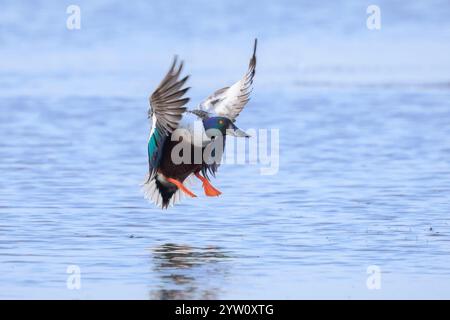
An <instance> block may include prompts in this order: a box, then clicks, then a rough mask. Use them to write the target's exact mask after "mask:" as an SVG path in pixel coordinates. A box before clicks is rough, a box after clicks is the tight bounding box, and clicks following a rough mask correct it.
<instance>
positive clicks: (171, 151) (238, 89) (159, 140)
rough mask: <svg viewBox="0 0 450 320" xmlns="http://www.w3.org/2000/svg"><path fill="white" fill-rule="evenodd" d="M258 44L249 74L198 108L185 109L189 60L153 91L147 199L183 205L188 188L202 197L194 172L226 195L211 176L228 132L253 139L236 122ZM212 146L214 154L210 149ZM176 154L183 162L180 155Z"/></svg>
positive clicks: (247, 96)
mask: <svg viewBox="0 0 450 320" xmlns="http://www.w3.org/2000/svg"><path fill="white" fill-rule="evenodd" d="M256 45H257V39H255V44H254V48H253V56H252V57H251V59H250V63H249V67H248V70H247V72H246V73H245V75H244V77H243V78H242V79H241V80H239V81H238V82H236V83H235V84H233V85H232V86H231V87H225V88H222V89H219V90H217V91H216V92H214V93H213V94H212V95H211V96H209V97H208V98H207V99H206V100H205V101H203V102H202V103H200V104H199V105H198V106H197V108H195V109H193V110H187V108H186V107H185V105H186V103H188V101H189V98H186V97H183V96H184V95H185V93H186V92H187V91H188V90H189V88H183V87H184V84H185V83H186V81H187V80H188V78H189V76H185V77H184V78H182V79H180V74H181V71H182V69H183V62H181V63H179V64H178V63H177V57H175V58H174V61H173V64H172V66H171V68H170V69H169V72H168V73H167V75H166V76H165V77H164V78H163V80H162V81H161V83H160V84H159V86H158V87H157V88H156V90H155V91H154V92H153V93H152V94H151V96H150V98H149V101H150V108H149V110H148V118H149V119H150V120H151V123H152V128H151V131H150V138H149V141H148V163H149V172H148V174H147V177H146V180H145V183H144V185H143V191H144V195H145V197H146V198H147V199H149V200H151V201H153V202H154V203H155V204H156V205H157V206H160V207H161V208H167V207H168V206H169V205H173V204H175V203H177V202H178V201H179V200H180V197H181V193H182V192H183V193H184V194H186V195H188V196H191V197H196V195H195V194H194V193H193V192H192V191H190V190H189V189H188V188H187V187H186V186H185V185H184V184H183V183H184V182H185V181H186V179H188V178H189V177H191V176H196V177H197V178H198V179H200V180H201V181H202V183H203V189H204V191H205V194H206V195H207V196H210V197H212V196H219V195H220V194H221V192H220V191H219V190H217V189H216V188H214V187H213V186H212V185H211V183H210V178H209V176H208V174H211V175H213V176H215V173H216V171H217V169H218V167H219V165H220V158H221V155H222V153H223V150H224V147H225V135H226V134H228V135H233V136H237V137H249V135H248V134H246V133H245V132H244V131H242V130H240V129H239V128H238V127H236V125H235V124H234V122H235V120H236V118H237V116H238V115H239V113H240V112H241V111H242V109H243V108H244V106H245V105H246V104H247V102H248V101H249V99H250V92H251V88H252V83H253V77H254V75H255V67H256ZM196 125H197V126H196ZM177 129H180V130H177ZM199 129H200V130H199ZM219 138H220V139H219ZM217 142H220V143H218V144H217ZM213 145H214V147H213ZM208 148H209V149H210V150H209V151H210V152H209V153H207V152H205V151H208ZM214 149H217V150H214ZM180 150H181V152H180ZM211 150H212V151H211ZM216 151H217V152H216ZM198 154H200V155H201V157H200V160H198V158H196V155H198ZM208 154H209V156H206V155H208ZM174 155H176V156H179V157H182V158H183V160H182V161H180V160H179V159H174V158H175V156H174ZM217 156H218V158H217Z"/></svg>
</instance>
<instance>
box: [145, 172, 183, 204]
mask: <svg viewBox="0 0 450 320" xmlns="http://www.w3.org/2000/svg"><path fill="white" fill-rule="evenodd" d="M144 181H145V182H144V184H143V185H142V191H143V193H144V198H146V199H147V200H149V201H151V202H153V203H154V204H155V205H156V206H157V207H160V208H161V209H167V207H169V206H173V205H175V204H176V203H178V202H179V201H180V200H181V194H182V192H181V190H178V188H177V187H176V186H174V185H166V184H163V183H161V182H160V181H159V180H158V179H157V176H156V175H155V176H153V177H152V178H151V179H149V176H148V174H147V176H146V178H145V180H144Z"/></svg>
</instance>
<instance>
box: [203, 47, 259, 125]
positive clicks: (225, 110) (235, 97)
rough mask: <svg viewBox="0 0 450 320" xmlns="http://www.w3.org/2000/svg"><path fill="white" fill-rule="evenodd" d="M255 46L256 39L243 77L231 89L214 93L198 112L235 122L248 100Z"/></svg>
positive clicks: (254, 66)
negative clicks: (201, 111)
mask: <svg viewBox="0 0 450 320" xmlns="http://www.w3.org/2000/svg"><path fill="white" fill-rule="evenodd" d="M256 46H257V39H255V44H254V47H253V56H252V58H251V59H250V63H249V66H248V70H247V72H246V73H245V75H244V77H242V79H241V80H239V81H238V82H236V83H235V84H233V85H232V86H231V87H225V88H222V89H219V90H217V91H216V92H214V93H213V94H212V95H210V96H209V97H208V98H206V100H205V101H203V102H202V103H201V104H200V105H199V109H200V110H203V111H206V112H209V113H212V114H216V115H219V116H224V117H228V118H230V119H231V120H235V119H236V118H237V116H239V113H240V112H241V111H242V109H244V107H245V105H246V104H247V102H248V101H249V100H250V93H251V91H252V84H253V78H254V76H255V69H256Z"/></svg>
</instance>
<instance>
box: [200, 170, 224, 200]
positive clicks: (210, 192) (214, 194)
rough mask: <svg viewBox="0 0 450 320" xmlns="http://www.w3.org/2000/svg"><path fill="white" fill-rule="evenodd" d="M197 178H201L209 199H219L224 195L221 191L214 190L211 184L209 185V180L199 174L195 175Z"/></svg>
mask: <svg viewBox="0 0 450 320" xmlns="http://www.w3.org/2000/svg"><path fill="white" fill-rule="evenodd" d="M195 176H196V177H197V178H199V179H200V180H201V181H202V182H203V189H204V190H205V194H206V195H207V196H208V197H218V196H220V195H221V194H222V192H220V191H219V190H217V189H216V188H214V187H213V186H212V185H211V183H209V181H208V179H206V178H205V177H203V176H202V175H201V174H200V173H199V172H196V173H195Z"/></svg>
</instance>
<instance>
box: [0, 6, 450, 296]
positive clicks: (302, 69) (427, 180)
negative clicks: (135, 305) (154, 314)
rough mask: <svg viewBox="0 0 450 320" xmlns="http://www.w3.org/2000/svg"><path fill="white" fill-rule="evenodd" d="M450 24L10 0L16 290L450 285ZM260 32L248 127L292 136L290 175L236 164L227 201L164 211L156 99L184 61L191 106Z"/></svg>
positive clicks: (412, 290) (1, 154) (311, 292)
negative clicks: (74, 273) (76, 26)
mask: <svg viewBox="0 0 450 320" xmlns="http://www.w3.org/2000/svg"><path fill="white" fill-rule="evenodd" d="M71 4H75V5H78V6H79V7H80V9H81V29H80V30H69V29H67V27H66V20H67V18H68V16H69V15H68V14H67V13H66V9H67V7H68V6H69V5H71ZM371 4H376V5H378V6H379V7H380V9H381V29H380V30H369V29H368V28H367V27H366V20H367V17H368V14H367V13H366V9H367V7H368V6H369V5H371ZM449 17H450V4H449V3H448V1H412V2H404V1H377V2H376V3H372V2H368V1H359V0H354V1H345V2H344V1H320V2H314V1H297V0H296V1H276V2H275V1H245V2H242V1H234V0H228V1H214V2H212V1H183V2H179V1H177V2H175V1H167V0H165V1H132V2H131V1H128V2H123V1H77V2H68V1H32V2H31V1H27V2H25V1H24V2H21V1H0V108H1V113H0V137H1V140H0V159H1V160H0V289H1V290H0V297H1V298H57V299H59V298H69V299H71V298H77V299H78V298H87V299H96V298H138V299H148V298H150V299H175V298H185V299H195V298H207V299H209V298H237V299H240V298H288V299H293V298H344V299H346V298H350V299H352V298H373V299H379V298H449V297H450V282H449V280H448V279H449V276H450V268H449V267H448V266H449V265H450V256H449V253H450V252H449V251H450V245H449V241H450V227H449V219H448V213H449V212H450V197H449V192H450V141H449V139H448V137H449V135H450V126H449V124H450V76H449V75H450V58H449V57H450V54H449V53H450V50H449V45H450V41H449V40H450V18H449ZM255 37H257V38H258V39H259V47H258V53H257V55H258V65H257V75H256V80H255V89H254V92H253V95H252V100H251V102H250V103H249V105H248V106H247V107H246V109H245V110H244V112H242V113H241V115H240V117H239V120H238V122H239V124H240V126H241V127H242V128H244V129H245V128H278V129H280V139H281V140H280V170H279V172H278V174H276V175H273V176H261V175H260V174H259V167H258V166H257V165H252V166H242V165H225V166H223V167H222V168H221V170H220V171H219V174H218V179H216V180H214V181H213V184H214V185H216V186H217V187H218V188H219V189H220V190H222V191H223V195H222V196H221V197H220V198H218V199H210V198H205V197H202V196H201V197H199V198H197V199H195V200H192V199H186V200H185V201H183V202H182V204H180V205H179V206H177V207H175V208H172V209H170V210H168V211H164V212H162V211H161V210H160V209H157V208H155V207H154V205H153V204H150V203H147V202H146V201H144V199H143V197H142V195H141V194H140V192H139V183H140V182H141V181H142V179H143V177H144V175H145V172H146V169H147V159H146V143H147V141H146V139H147V137H148V130H149V124H148V121H147V119H146V112H147V107H148V102H147V98H148V96H149V94H150V93H151V91H152V90H153V89H154V88H155V86H156V85H157V84H158V83H159V81H160V79H161V77H162V76H163V75H164V73H165V72H166V70H167V68H168V67H169V64H170V62H171V59H172V56H173V55H174V54H179V55H180V56H181V58H183V59H184V60H185V62H186V65H185V72H187V73H189V74H191V75H192V77H191V79H190V80H189V85H190V86H192V89H191V90H190V91H189V94H190V96H191V98H192V100H191V101H192V104H191V106H194V105H195V104H196V103H199V102H200V101H201V100H202V99H203V98H205V97H206V96H208V95H209V94H210V93H211V92H212V91H214V90H215V89H218V88H220V87H223V86H225V85H229V84H230V83H233V82H234V81H236V80H238V79H239V77H240V76H241V75H242V74H243V72H244V71H245V70H246V66H247V63H248V59H249V57H250V54H251V49H252V42H253V39H254V38H255ZM194 188H196V192H197V193H198V194H201V190H200V186H199V185H197V186H195V187H194ZM69 265H77V266H79V267H80V270H81V283H82V288H81V289H80V290H69V289H68V288H67V286H66V280H67V277H68V276H69V275H68V274H67V273H66V269H67V267H68V266H69ZM370 265H377V266H379V267H380V270H381V271H382V277H381V289H379V290H369V289H368V288H367V286H366V280H367V277H368V275H367V273H366V270H367V267H368V266H370Z"/></svg>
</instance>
